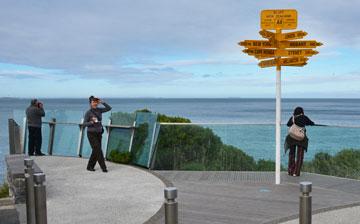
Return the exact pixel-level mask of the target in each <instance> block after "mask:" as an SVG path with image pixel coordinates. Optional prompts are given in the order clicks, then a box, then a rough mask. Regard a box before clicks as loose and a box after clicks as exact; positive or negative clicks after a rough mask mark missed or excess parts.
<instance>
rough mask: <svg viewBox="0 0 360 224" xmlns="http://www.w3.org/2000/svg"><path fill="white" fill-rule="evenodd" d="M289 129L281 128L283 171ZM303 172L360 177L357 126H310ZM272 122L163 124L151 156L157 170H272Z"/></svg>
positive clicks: (284, 168)
mask: <svg viewBox="0 0 360 224" xmlns="http://www.w3.org/2000/svg"><path fill="white" fill-rule="evenodd" d="M286 135H287V127H286V126H282V141H281V145H282V149H281V165H282V170H283V171H285V170H287V165H288V153H287V154H286V155H285V154H284V148H283V144H284V140H285V137H286ZM307 135H308V137H309V146H308V150H307V153H305V156H304V166H303V170H304V171H308V172H315V173H320V174H328V175H336V176H342V177H351V178H359V176H360V170H359V169H360V163H359V162H358V161H360V138H359V137H360V128H356V127H335V126H312V127H308V128H307ZM274 160H275V126H274V125H254V124H251V125H246V124H162V125H161V128H160V133H159V138H158V141H157V146H156V151H155V155H154V166H153V168H154V169H160V170H162V169H163V170H244V171H274V169H275V163H274Z"/></svg>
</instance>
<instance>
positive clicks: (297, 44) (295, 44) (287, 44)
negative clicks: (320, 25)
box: [280, 40, 323, 48]
mask: <svg viewBox="0 0 360 224" xmlns="http://www.w3.org/2000/svg"><path fill="white" fill-rule="evenodd" d="M321 45H323V44H322V43H320V42H317V41H316V40H303V41H281V42H280V46H281V48H315V47H319V46H321Z"/></svg>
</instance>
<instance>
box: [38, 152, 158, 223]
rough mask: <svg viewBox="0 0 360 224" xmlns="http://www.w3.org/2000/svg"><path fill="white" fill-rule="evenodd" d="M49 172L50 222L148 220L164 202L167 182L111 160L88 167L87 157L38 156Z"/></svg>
mask: <svg viewBox="0 0 360 224" xmlns="http://www.w3.org/2000/svg"><path fill="white" fill-rule="evenodd" d="M34 159H35V162H36V163H37V164H38V165H39V167H41V169H42V170H43V171H44V172H45V174H46V186H47V208H48V209H47V211H48V223H51V224H60V223H61V224H66V223H69V224H70V223H71V224H73V223H76V224H82V223H83V224H91V223H93V224H99V223H107V224H110V223H117V224H119V223H124V224H132V223H134V224H135V223H137V224H140V223H144V222H145V221H147V220H148V219H149V218H150V217H151V216H153V215H154V214H155V213H156V212H157V211H158V210H159V209H160V208H161V206H162V203H163V191H164V187H165V185H164V184H163V182H162V181H161V180H160V179H158V178H157V177H155V176H154V175H152V174H151V173H149V172H146V171H143V170H140V169H138V168H134V167H131V166H125V165H119V164H114V163H110V162H107V166H108V170H109V172H108V173H103V172H102V171H101V169H100V168H99V167H98V165H97V166H96V167H95V169H96V172H90V171H87V170H86V164H87V160H86V159H81V158H70V157H55V156H43V157H34Z"/></svg>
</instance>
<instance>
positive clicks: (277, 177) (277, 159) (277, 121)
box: [275, 29, 281, 184]
mask: <svg viewBox="0 0 360 224" xmlns="http://www.w3.org/2000/svg"><path fill="white" fill-rule="evenodd" d="M276 33H279V34H281V30H280V29H277V30H276ZM280 58H281V57H277V65H276V119H275V129H276V131H275V184H280V167H281V166H280V164H281V160H280V149H281V147H280V141H281V65H280Z"/></svg>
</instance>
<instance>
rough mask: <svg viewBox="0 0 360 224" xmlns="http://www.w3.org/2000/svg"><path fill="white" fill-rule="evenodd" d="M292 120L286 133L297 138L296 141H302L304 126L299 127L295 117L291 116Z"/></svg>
mask: <svg viewBox="0 0 360 224" xmlns="http://www.w3.org/2000/svg"><path fill="white" fill-rule="evenodd" d="M292 121H293V124H292V125H291V127H290V128H289V130H288V134H289V135H290V137H291V138H293V139H295V140H297V141H302V140H304V138H305V128H302V127H299V126H297V125H296V124H295V117H294V116H293V117H292Z"/></svg>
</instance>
